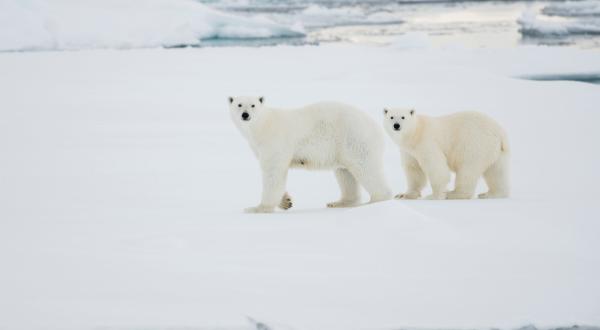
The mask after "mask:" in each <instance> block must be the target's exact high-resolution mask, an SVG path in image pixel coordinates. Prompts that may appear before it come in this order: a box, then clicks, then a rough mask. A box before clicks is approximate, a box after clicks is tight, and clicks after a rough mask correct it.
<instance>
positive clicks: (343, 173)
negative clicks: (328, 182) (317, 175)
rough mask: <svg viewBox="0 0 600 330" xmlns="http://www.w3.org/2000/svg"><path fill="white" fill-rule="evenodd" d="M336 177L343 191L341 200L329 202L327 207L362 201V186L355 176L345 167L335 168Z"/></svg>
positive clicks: (346, 205)
mask: <svg viewBox="0 0 600 330" xmlns="http://www.w3.org/2000/svg"><path fill="white" fill-rule="evenodd" d="M335 178H336V179H337V182H338V184H339V186H340V190H341V191H342V198H340V200H339V201H336V202H331V203H328V204H327V207H349V206H354V205H356V204H358V203H360V187H359V186H358V182H356V179H355V178H354V176H353V175H352V174H351V173H350V172H349V171H348V170H347V169H344V168H338V169H337V170H335Z"/></svg>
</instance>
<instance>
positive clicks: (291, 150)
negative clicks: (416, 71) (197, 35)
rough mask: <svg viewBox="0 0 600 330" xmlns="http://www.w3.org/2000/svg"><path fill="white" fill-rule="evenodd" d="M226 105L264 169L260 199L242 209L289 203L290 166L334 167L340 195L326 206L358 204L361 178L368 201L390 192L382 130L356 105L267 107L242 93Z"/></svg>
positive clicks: (268, 209) (261, 210) (269, 208)
mask: <svg viewBox="0 0 600 330" xmlns="http://www.w3.org/2000/svg"><path fill="white" fill-rule="evenodd" d="M229 111H230V114H231V118H232V119H233V122H234V123H235V125H236V126H237V128H238V129H239V131H240V132H241V133H242V135H243V136H244V137H245V138H246V140H248V143H249V144H250V147H251V148H252V151H253V152H254V154H255V155H256V157H257V158H258V161H259V164H260V168H261V171H262V185H263V191H262V199H261V202H260V204H259V205H258V206H256V207H252V208H248V209H246V212H251V213H268V212H272V211H273V210H274V209H275V207H276V206H279V207H280V208H283V209H288V208H290V207H291V206H292V200H291V197H290V196H289V195H288V194H287V193H286V192H285V185H286V179H287V173H288V169H289V168H303V169H308V170H319V169H330V170H333V171H334V172H335V176H336V178H337V181H338V184H339V186H340V189H341V192H342V194H341V195H342V197H341V199H340V200H339V201H336V202H332V203H329V204H327V206H328V207H349V206H354V205H357V204H359V203H360V188H359V184H360V185H361V186H363V187H364V188H365V190H367V192H368V193H369V194H370V196H371V200H370V202H378V201H383V200H387V199H390V198H391V196H392V194H391V190H390V189H389V188H388V186H387V184H386V180H385V177H384V171H383V151H384V137H383V132H382V131H381V128H380V127H379V125H377V124H376V123H375V121H374V120H373V119H371V118H370V117H369V116H367V115H365V114H364V113H362V112H360V111H359V110H357V109H355V108H353V107H350V106H348V105H344V104H340V103H334V102H322V103H316V104H312V105H309V106H305V107H302V108H299V109H295V110H280V109H275V108H271V107H267V106H266V105H265V100H264V98H263V97H248V96H241V97H229Z"/></svg>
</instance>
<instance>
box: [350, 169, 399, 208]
mask: <svg viewBox="0 0 600 330" xmlns="http://www.w3.org/2000/svg"><path fill="white" fill-rule="evenodd" d="M350 172H351V173H352V175H353V176H354V177H355V178H356V180H357V181H358V183H360V184H361V185H362V186H363V187H364V188H365V190H366V191H367V192H368V193H369V195H370V196H371V199H370V200H369V203H376V202H381V201H385V200H388V199H390V198H391V197H392V192H391V190H390V188H389V187H388V185H387V182H386V181H385V177H384V175H383V164H370V166H364V167H361V168H353V169H351V170H350Z"/></svg>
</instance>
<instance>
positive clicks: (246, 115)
mask: <svg viewBox="0 0 600 330" xmlns="http://www.w3.org/2000/svg"><path fill="white" fill-rule="evenodd" d="M249 118H250V115H249V114H248V113H247V112H244V113H242V119H243V120H248V119H249Z"/></svg>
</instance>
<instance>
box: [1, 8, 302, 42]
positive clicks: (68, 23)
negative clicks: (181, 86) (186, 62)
mask: <svg viewBox="0 0 600 330" xmlns="http://www.w3.org/2000/svg"><path fill="white" fill-rule="evenodd" d="M303 35H304V34H303V32H302V30H301V29H300V28H290V27H286V26H284V25H281V24H277V23H274V22H272V21H270V20H268V19H266V18H260V17H256V18H248V17H240V16H235V15H232V14H226V13H223V12H220V11H217V10H214V9H211V8H208V7H207V6H205V5H203V4H200V3H197V2H194V1H192V0H128V1H119V0H102V1H98V0H81V1H74V0H55V1H51V2H47V1H42V0H20V1H18V0H0V51H23V50H62V49H68V50H72V49H88V48H142V47H160V46H181V45H197V44H200V43H201V42H202V40H207V39H218V38H223V39H227V38H234V39H246V38H251V39H254V38H271V37H301V36H303Z"/></svg>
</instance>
